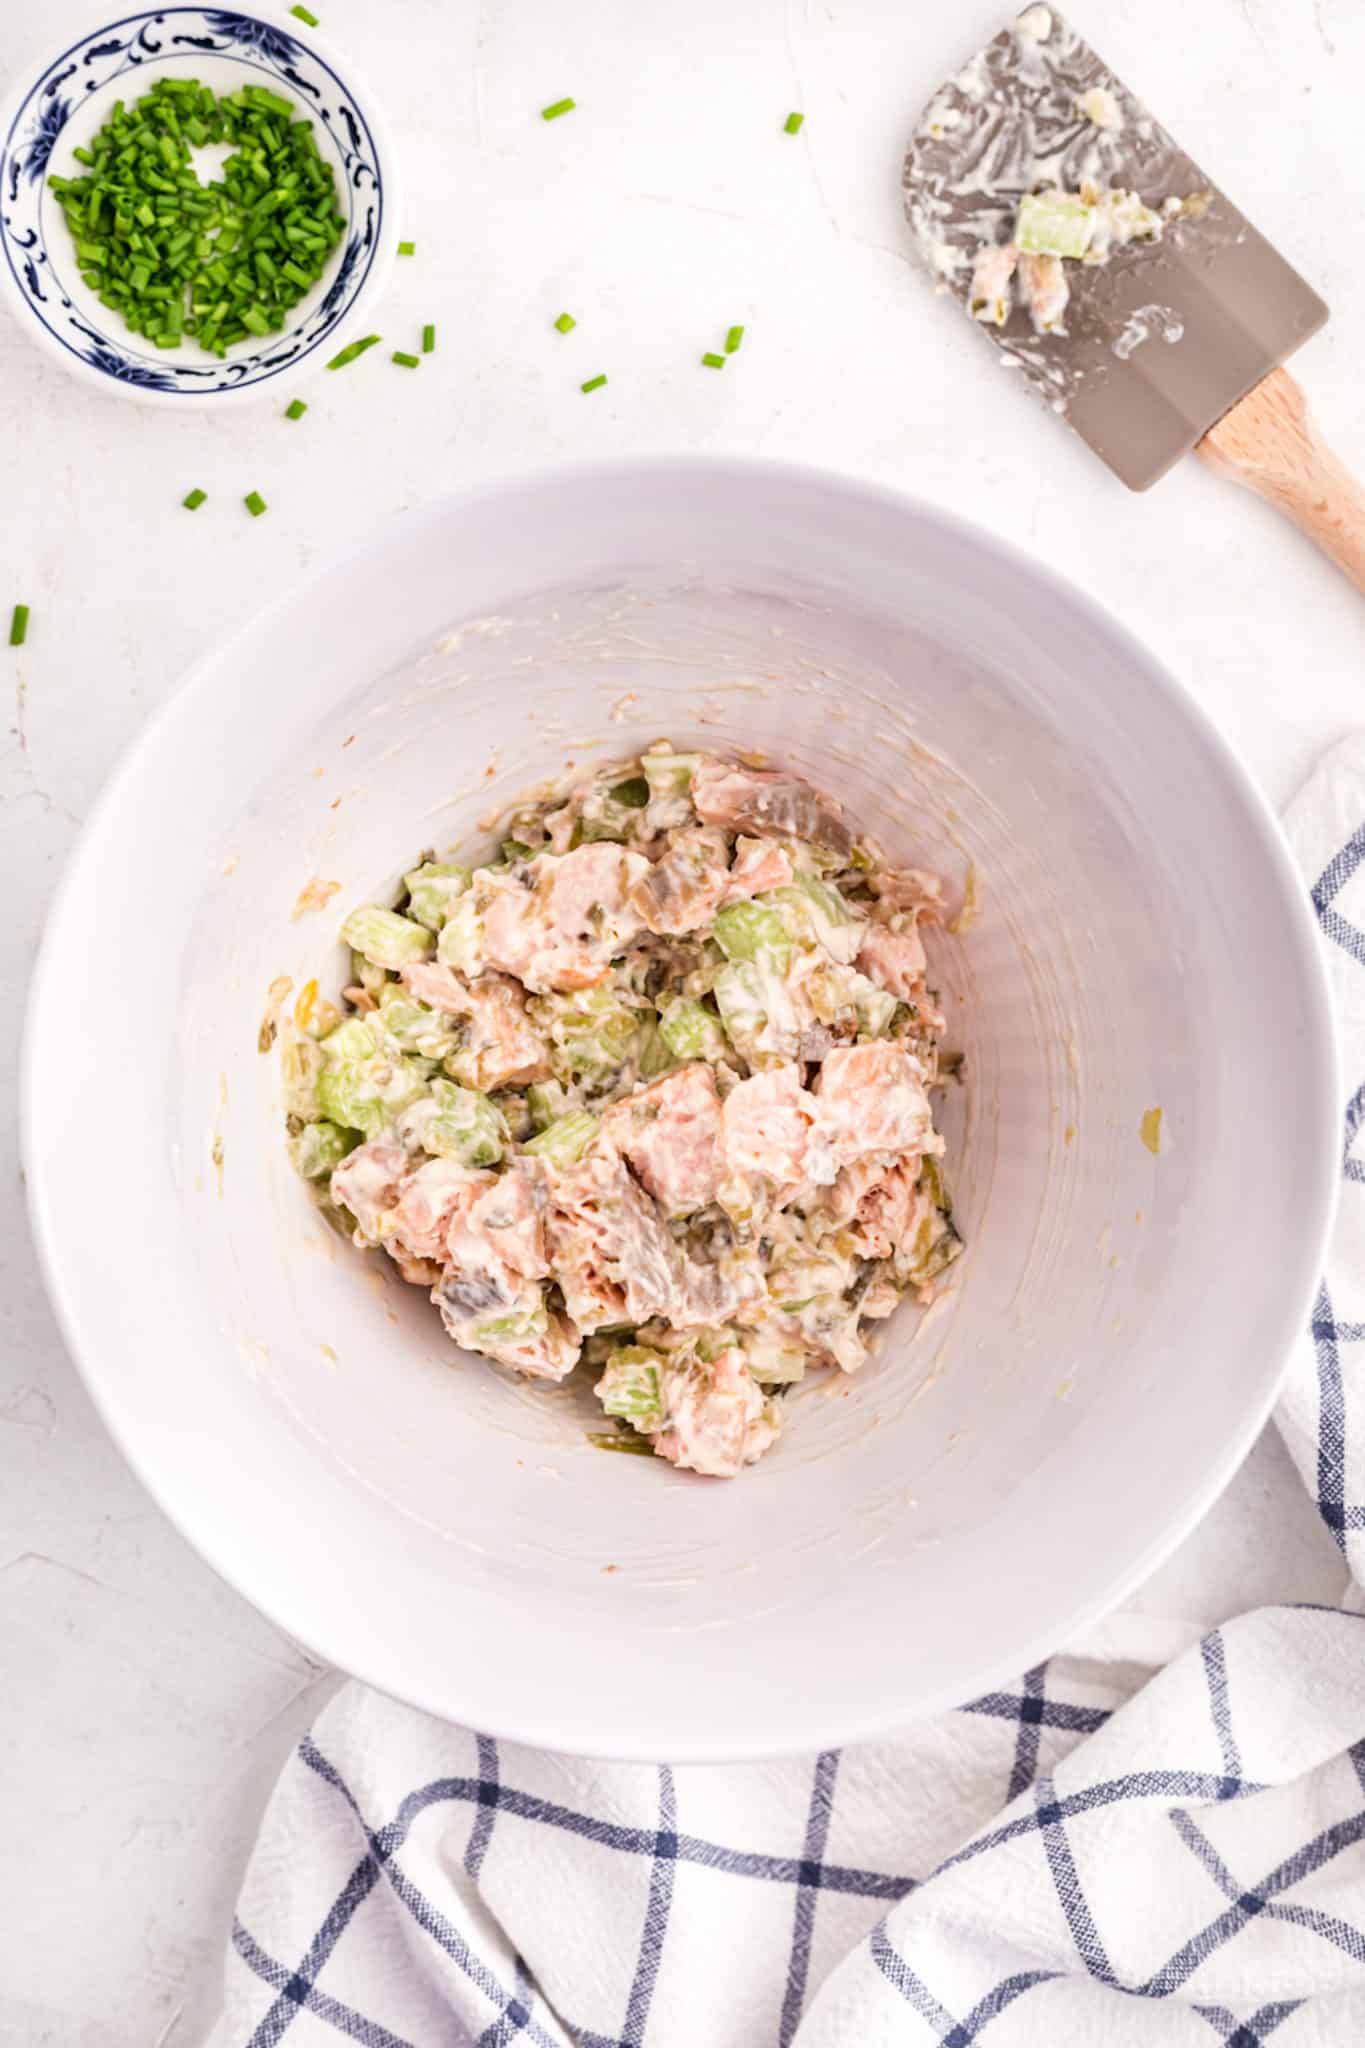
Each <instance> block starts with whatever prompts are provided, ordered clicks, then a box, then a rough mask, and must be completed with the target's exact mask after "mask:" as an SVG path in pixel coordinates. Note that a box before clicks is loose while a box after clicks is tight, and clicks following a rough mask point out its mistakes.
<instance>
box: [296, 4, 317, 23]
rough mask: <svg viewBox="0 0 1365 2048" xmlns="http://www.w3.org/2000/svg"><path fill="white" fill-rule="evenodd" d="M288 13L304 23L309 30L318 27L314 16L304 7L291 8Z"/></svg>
mask: <svg viewBox="0 0 1365 2048" xmlns="http://www.w3.org/2000/svg"><path fill="white" fill-rule="evenodd" d="M289 12H290V13H291V14H296V15H297V16H298V18H299V20H300V21H306V22H307V24H308V26H309V28H316V27H317V25H318V18H317V16H316V14H310V13H309V12H308V9H307V8H306V7H291V8H290V10H289Z"/></svg>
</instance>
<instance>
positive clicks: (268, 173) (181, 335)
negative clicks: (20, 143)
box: [48, 9, 346, 356]
mask: <svg viewBox="0 0 1365 2048" xmlns="http://www.w3.org/2000/svg"><path fill="white" fill-rule="evenodd" d="M298 11H299V13H300V14H301V15H302V16H303V18H305V19H307V20H308V21H310V22H311V21H313V19H314V17H313V16H312V15H309V14H308V13H307V11H306V9H300V10H298ZM207 144H222V145H226V150H227V154H226V155H225V157H224V160H223V162H222V165H221V167H220V168H219V169H218V170H217V172H216V173H211V174H209V176H208V179H207V182H201V180H200V175H199V171H198V169H197V168H196V165H195V163H194V161H193V158H192V155H191V151H192V150H194V149H200V148H203V147H204V146H205V145H207ZM76 162H77V163H78V164H79V165H80V166H82V171H81V174H80V175H78V176H76V177H72V178H63V177H58V176H55V175H54V176H50V177H49V179H48V187H49V189H50V191H51V192H52V194H53V196H54V198H55V199H56V201H57V203H58V205H59V206H60V207H61V210H62V213H63V214H64V215H65V218H66V224H67V227H68V228H69V229H70V231H71V238H72V243H73V245H74V250H75V256H76V263H77V266H78V268H79V270H80V272H81V275H82V277H83V278H84V280H85V282H86V283H87V284H88V285H89V286H90V287H91V289H92V290H93V291H95V292H96V293H97V294H98V295H99V297H100V300H101V301H102V303H103V304H104V305H106V306H108V307H110V308H111V310H113V311H114V312H116V313H118V314H119V315H120V317H121V319H122V320H123V322H124V324H125V326H127V327H128V328H129V329H130V330H131V332H133V333H134V334H140V335H142V336H144V337H145V339H146V341H147V342H148V343H149V344H150V345H151V346H152V347H154V348H161V349H173V348H178V347H179V346H180V345H181V343H182V342H183V341H185V340H187V339H193V340H194V341H195V342H196V343H197V344H198V346H199V347H200V348H202V349H205V350H207V351H208V352H209V353H210V354H212V355H216V356H224V355H226V353H227V351H228V349H229V348H231V347H233V346H234V345H235V344H236V343H238V342H244V341H251V340H253V339H254V340H256V341H264V340H267V339H268V338H269V337H271V336H272V335H276V334H280V333H282V332H283V331H284V329H285V327H286V325H287V324H288V317H289V314H290V311H291V309H292V308H293V307H294V306H296V305H297V304H298V302H299V300H300V299H301V298H302V297H303V296H304V294H305V293H306V292H309V291H311V290H312V289H313V287H314V285H316V284H317V282H318V280H319V279H320V278H321V276H322V273H323V270H324V268H325V267H326V264H327V261H328V258H329V257H330V256H331V254H332V251H333V250H334V249H335V248H336V246H337V243H338V242H339V241H340V240H341V237H342V235H343V234H344V232H345V228H346V221H345V217H344V215H343V214H342V213H341V211H340V209H339V206H338V198H337V181H336V177H335V174H334V172H333V170H332V167H331V165H330V163H329V162H328V161H327V160H326V159H325V158H324V157H323V156H321V155H320V154H319V151H318V146H317V141H316V137H315V134H314V128H313V123H312V121H311V120H310V119H308V118H306V117H305V116H304V114H303V110H302V109H301V108H300V107H299V106H298V104H297V102H296V101H294V100H292V99H287V98H285V97H283V96H282V95H281V94H279V93H276V92H271V91H270V90H268V88H267V87H265V86H263V85H256V84H245V85H242V86H239V87H237V88H236V89H235V90H234V91H232V92H228V93H223V94H221V95H220V94H217V93H214V92H213V91H211V90H210V89H209V88H208V87H207V86H205V85H202V84H200V82H199V81H198V80H197V79H193V78H162V79H158V80H157V81H156V83H155V84H154V85H153V86H152V87H151V90H150V91H148V92H146V93H144V94H143V96H142V98H141V99H139V100H136V101H134V102H132V104H126V103H125V102H124V101H122V100H118V101H116V102H115V104H114V106H113V108H112V109H111V111H110V114H109V118H108V120H107V121H106V122H105V124H104V126H103V127H102V128H101V129H100V130H99V131H98V133H97V134H95V135H94V136H92V137H91V138H90V139H89V141H88V142H87V143H85V144H83V145H82V147H81V149H80V150H79V151H78V152H76Z"/></svg>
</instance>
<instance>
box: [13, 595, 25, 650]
mask: <svg viewBox="0 0 1365 2048" xmlns="http://www.w3.org/2000/svg"><path fill="white" fill-rule="evenodd" d="M27 633H28V606H27V605H26V604H17V605H16V606H15V607H14V616H13V617H12V618H11V620H10V622H9V644H10V646H11V647H22V646H23V644H24V640H25V637H26V636H27Z"/></svg>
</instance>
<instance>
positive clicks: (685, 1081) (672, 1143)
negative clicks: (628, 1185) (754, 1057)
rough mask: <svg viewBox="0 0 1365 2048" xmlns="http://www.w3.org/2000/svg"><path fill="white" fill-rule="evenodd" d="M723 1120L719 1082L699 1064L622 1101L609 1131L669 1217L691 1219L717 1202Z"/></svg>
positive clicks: (611, 1113) (608, 1120)
mask: <svg viewBox="0 0 1365 2048" xmlns="http://www.w3.org/2000/svg"><path fill="white" fill-rule="evenodd" d="M720 1119H721V1110H720V1097H719V1096H718V1095H717V1093H716V1082H715V1077H714V1075H713V1074H712V1072H711V1069H710V1067H708V1066H707V1064H706V1062H705V1061H704V1060H694V1061H693V1062H692V1064H691V1065H690V1066H686V1067H680V1068H679V1069H678V1071H677V1073H676V1074H665V1076H664V1077H663V1079H662V1080H661V1081H655V1082H653V1083H651V1085H650V1086H649V1087H648V1088H641V1089H639V1090H637V1092H636V1093H635V1094H634V1095H631V1096H628V1097H627V1099H626V1100H625V1101H624V1102H618V1103H617V1104H616V1105H615V1107H614V1108H612V1109H610V1110H608V1112H607V1114H606V1117H605V1118H604V1119H603V1130H604V1132H605V1133H606V1135H607V1136H608V1137H609V1138H610V1139H611V1142H612V1143H613V1144H614V1145H615V1146H616V1147H617V1149H618V1151H620V1152H622V1153H624V1155H625V1157H626V1158H627V1159H628V1160H629V1161H630V1163H631V1165H632V1166H633V1167H634V1169H635V1171H636V1173H637V1174H638V1175H639V1177H640V1179H641V1180H642V1181H643V1182H644V1184H645V1187H646V1188H647V1189H648V1190H649V1192H650V1194H651V1195H653V1196H654V1198H655V1200H656V1201H657V1202H658V1203H659V1205H660V1207H661V1208H662V1209H663V1212H664V1214H665V1215H666V1216H687V1215H690V1214H691V1212H692V1211H693V1210H695V1209H703V1208H705V1206H706V1204H707V1203H708V1202H710V1201H713V1200H714V1199H715V1193H716V1184H717V1181H718V1179H719V1158H718V1152H717V1141H718V1139H719V1137H720Z"/></svg>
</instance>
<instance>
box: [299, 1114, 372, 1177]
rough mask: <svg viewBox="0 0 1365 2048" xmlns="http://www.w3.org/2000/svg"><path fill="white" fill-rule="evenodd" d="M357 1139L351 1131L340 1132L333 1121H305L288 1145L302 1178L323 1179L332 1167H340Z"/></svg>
mask: <svg viewBox="0 0 1365 2048" xmlns="http://www.w3.org/2000/svg"><path fill="white" fill-rule="evenodd" d="M359 1142H360V1139H359V1136H358V1134H357V1133H356V1132H355V1131H343V1130H342V1129H341V1128H340V1126H339V1125H337V1124H329V1123H316V1124H305V1125H304V1127H303V1129H302V1130H301V1131H300V1132H299V1134H298V1136H297V1138H295V1139H294V1141H293V1143H292V1145H291V1146H290V1152H291V1154H292V1156H293V1160H294V1165H295V1167H296V1169H297V1170H298V1172H299V1173H301V1174H302V1175H303V1177H304V1179H305V1180H323V1179H325V1178H326V1176H327V1175H328V1174H329V1173H330V1172H331V1171H332V1168H333V1167H334V1166H340V1164H341V1162H342V1160H343V1159H344V1158H345V1157H346V1155H347V1153H348V1152H353V1151H354V1150H355V1148H356V1146H357V1145H358V1144H359Z"/></svg>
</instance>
